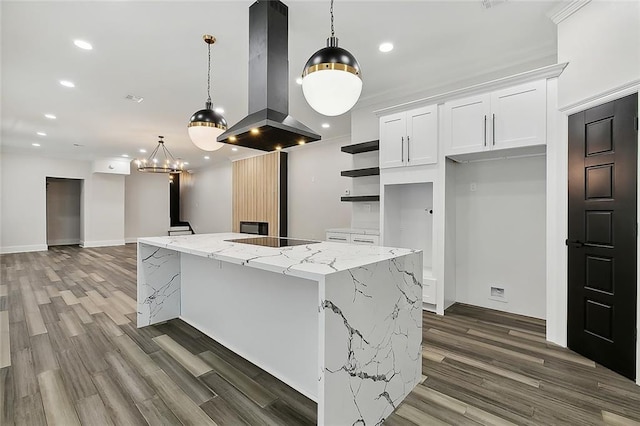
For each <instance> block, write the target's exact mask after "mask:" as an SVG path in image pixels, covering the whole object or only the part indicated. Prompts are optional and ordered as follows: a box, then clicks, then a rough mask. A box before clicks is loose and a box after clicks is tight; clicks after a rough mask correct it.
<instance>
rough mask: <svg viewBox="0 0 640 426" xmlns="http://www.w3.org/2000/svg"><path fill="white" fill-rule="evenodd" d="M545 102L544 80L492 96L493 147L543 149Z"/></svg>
mask: <svg viewBox="0 0 640 426" xmlns="http://www.w3.org/2000/svg"><path fill="white" fill-rule="evenodd" d="M546 102H547V96H546V81H544V80H543V81H536V82H533V83H528V84H523V85H520V86H516V87H511V88H509V89H504V90H499V91H496V92H493V94H492V95H491V109H492V129H493V132H492V145H493V147H494V148H517V147H521V146H530V145H543V144H544V143H545V139H546V127H547V126H546Z"/></svg>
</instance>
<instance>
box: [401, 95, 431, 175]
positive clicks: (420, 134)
mask: <svg viewBox="0 0 640 426" xmlns="http://www.w3.org/2000/svg"><path fill="white" fill-rule="evenodd" d="M437 115H438V106H437V105H431V106H428V107H425V108H419V109H416V110H413V111H408V112H407V164H408V165H411V166H416V165H420V164H435V163H437V162H438V118H437Z"/></svg>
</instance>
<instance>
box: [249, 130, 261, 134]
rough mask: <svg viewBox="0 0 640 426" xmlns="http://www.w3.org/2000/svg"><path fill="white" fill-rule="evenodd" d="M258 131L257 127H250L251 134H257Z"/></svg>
mask: <svg viewBox="0 0 640 426" xmlns="http://www.w3.org/2000/svg"><path fill="white" fill-rule="evenodd" d="M258 133H260V130H258V129H251V134H252V135H257V134H258Z"/></svg>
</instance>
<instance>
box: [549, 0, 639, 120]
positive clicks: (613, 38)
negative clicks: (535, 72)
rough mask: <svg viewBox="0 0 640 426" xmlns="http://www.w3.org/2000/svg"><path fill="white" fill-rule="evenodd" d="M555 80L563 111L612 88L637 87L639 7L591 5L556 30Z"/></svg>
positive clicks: (633, 4) (633, 3) (614, 3)
mask: <svg viewBox="0 0 640 426" xmlns="http://www.w3.org/2000/svg"><path fill="white" fill-rule="evenodd" d="M558 62H569V65H568V66H567V68H566V69H565V70H564V72H563V73H562V74H561V75H560V79H559V93H558V94H559V96H558V99H559V102H558V103H559V105H560V108H561V109H562V108H565V107H567V106H570V105H572V104H575V103H576V102H580V101H583V100H585V99H587V98H589V97H591V96H593V95H595V94H598V93H603V92H606V91H608V90H610V89H612V88H616V87H619V86H621V85H625V84H628V83H629V82H634V81H635V82H640V2H638V1H592V2H590V3H589V4H587V5H586V6H584V7H582V8H581V9H580V10H578V11H577V12H576V13H574V14H573V15H571V16H570V17H569V18H568V19H566V20H564V21H562V22H561V23H560V24H559V25H558Z"/></svg>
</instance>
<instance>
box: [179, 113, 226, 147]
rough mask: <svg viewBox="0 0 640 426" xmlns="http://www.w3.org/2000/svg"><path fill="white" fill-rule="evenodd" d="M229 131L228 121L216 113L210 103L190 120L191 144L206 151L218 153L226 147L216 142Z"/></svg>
mask: <svg viewBox="0 0 640 426" xmlns="http://www.w3.org/2000/svg"><path fill="white" fill-rule="evenodd" d="M225 130H227V120H225V119H224V117H223V116H222V114H219V113H217V112H215V111H214V110H213V108H212V105H211V103H210V102H207V105H206V108H205V109H201V110H200V111H197V112H196V113H195V114H193V115H192V116H191V118H190V119H189V125H188V132H189V138H190V139H191V142H193V143H194V145H195V146H197V147H198V148H200V149H202V150H204V151H216V150H218V149H220V148H222V147H223V146H224V144H223V143H220V142H218V141H216V139H217V138H218V136H220V135H221V134H222V133H224V131H225Z"/></svg>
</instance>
